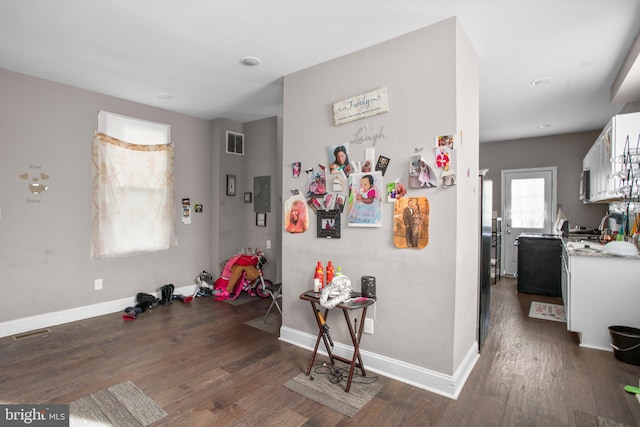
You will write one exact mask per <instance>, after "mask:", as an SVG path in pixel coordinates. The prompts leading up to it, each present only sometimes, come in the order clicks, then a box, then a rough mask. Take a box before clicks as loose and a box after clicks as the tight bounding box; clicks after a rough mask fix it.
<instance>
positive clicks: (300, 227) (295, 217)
mask: <svg viewBox="0 0 640 427" xmlns="http://www.w3.org/2000/svg"><path fill="white" fill-rule="evenodd" d="M313 200H315V199H313ZM308 227H309V210H308V207H307V202H306V200H305V199H304V197H302V196H301V195H295V196H291V197H289V198H288V199H287V200H286V201H285V202H284V229H285V230H286V231H288V232H289V233H304V232H305V231H307V228H308Z"/></svg>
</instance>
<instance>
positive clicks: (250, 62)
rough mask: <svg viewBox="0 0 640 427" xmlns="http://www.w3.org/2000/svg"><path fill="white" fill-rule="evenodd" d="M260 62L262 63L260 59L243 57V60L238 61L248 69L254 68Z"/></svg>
mask: <svg viewBox="0 0 640 427" xmlns="http://www.w3.org/2000/svg"><path fill="white" fill-rule="evenodd" d="M261 62H262V60H261V59H260V58H257V57H255V56H245V57H244V58H242V59H241V60H240V63H241V64H242V65H247V66H249V67H254V66H256V65H260V63H261Z"/></svg>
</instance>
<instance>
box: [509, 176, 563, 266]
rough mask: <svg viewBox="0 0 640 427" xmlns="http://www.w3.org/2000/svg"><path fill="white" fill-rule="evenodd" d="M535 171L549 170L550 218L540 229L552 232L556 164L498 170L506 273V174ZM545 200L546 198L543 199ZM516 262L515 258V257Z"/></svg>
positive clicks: (555, 208) (556, 201) (554, 217)
mask: <svg viewBox="0 0 640 427" xmlns="http://www.w3.org/2000/svg"><path fill="white" fill-rule="evenodd" d="M536 172H551V194H550V196H551V200H549V202H550V204H551V205H550V206H551V218H550V220H549V224H548V228H547V227H545V228H544V230H543V231H542V232H543V233H552V231H553V224H555V221H556V215H557V211H558V186H557V182H558V167H557V166H545V167H538V168H522V169H503V170H502V171H500V174H501V175H500V203H501V206H500V209H501V215H502V224H503V226H502V242H503V244H502V248H501V251H500V252H501V253H500V259H501V260H502V270H503V273H505V274H506V267H507V262H506V257H505V252H506V249H507V246H508V244H509V243H508V242H509V239H507V234H508V233H510V230H511V227H510V226H507V225H506V224H507V223H506V219H507V218H506V215H505V211H506V209H505V207H506V202H507V200H506V198H507V191H506V188H507V175H508V174H516V173H536ZM545 201H546V199H545ZM516 262H517V259H516ZM516 276H517V270H516Z"/></svg>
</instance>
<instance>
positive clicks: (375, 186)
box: [347, 172, 385, 227]
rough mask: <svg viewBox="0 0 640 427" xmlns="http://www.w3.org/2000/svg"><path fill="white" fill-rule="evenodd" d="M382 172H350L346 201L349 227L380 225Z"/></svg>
mask: <svg viewBox="0 0 640 427" xmlns="http://www.w3.org/2000/svg"><path fill="white" fill-rule="evenodd" d="M382 188H383V186H382V173H381V172H371V173H352V174H351V175H350V176H349V200H348V202H347V205H348V212H349V218H348V220H349V222H348V225H349V226H350V227H381V226H382V203H381V201H382V196H383V194H385V193H384V192H383V190H382Z"/></svg>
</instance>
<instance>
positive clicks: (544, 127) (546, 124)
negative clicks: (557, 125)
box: [537, 123, 551, 129]
mask: <svg viewBox="0 0 640 427" xmlns="http://www.w3.org/2000/svg"><path fill="white" fill-rule="evenodd" d="M537 127H538V129H546V128H550V127H551V125H550V124H549V123H545V124H542V125H538V126H537Z"/></svg>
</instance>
